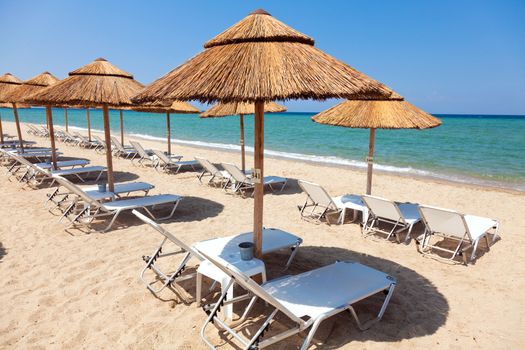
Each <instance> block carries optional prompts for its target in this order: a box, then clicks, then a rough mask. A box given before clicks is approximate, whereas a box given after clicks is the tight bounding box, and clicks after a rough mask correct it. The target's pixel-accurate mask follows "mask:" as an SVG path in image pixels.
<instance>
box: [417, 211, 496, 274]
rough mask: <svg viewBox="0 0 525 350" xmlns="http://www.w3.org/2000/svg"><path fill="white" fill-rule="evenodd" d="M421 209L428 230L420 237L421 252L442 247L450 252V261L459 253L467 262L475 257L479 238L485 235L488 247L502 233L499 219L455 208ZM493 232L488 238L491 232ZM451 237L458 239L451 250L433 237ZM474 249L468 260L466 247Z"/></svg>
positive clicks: (443, 250) (426, 252)
mask: <svg viewBox="0 0 525 350" xmlns="http://www.w3.org/2000/svg"><path fill="white" fill-rule="evenodd" d="M419 212H420V213H421V217H422V219H423V222H424V224H425V232H424V234H423V237H422V239H421V240H420V244H421V247H420V251H421V252H422V253H423V254H431V253H432V251H433V250H439V251H442V252H446V253H449V254H451V256H450V259H449V260H454V259H455V258H456V257H457V256H461V257H462V258H463V262H464V264H465V265H467V264H468V262H469V261H470V262H472V261H474V259H476V251H477V248H478V244H479V241H480V240H481V239H482V238H485V241H486V243H487V248H488V249H490V246H491V245H492V244H494V242H496V239H497V238H498V233H499V222H498V221H497V220H494V219H490V218H485V217H481V216H474V215H465V214H461V213H458V212H456V211H453V210H448V209H442V208H437V207H431V206H426V205H420V206H419ZM489 234H492V235H493V237H492V240H491V241H489V237H488V235H489ZM434 237H437V238H440V239H448V240H452V241H455V242H457V245H456V247H455V248H454V249H448V248H446V247H444V246H439V245H438V244H436V243H437V242H436V243H432V238H434ZM470 248H472V253H471V254H470V259H467V250H469V249H470Z"/></svg>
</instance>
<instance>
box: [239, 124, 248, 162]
mask: <svg viewBox="0 0 525 350" xmlns="http://www.w3.org/2000/svg"><path fill="white" fill-rule="evenodd" d="M239 118H240V119H239V123H240V125H239V127H240V129H241V140H240V144H241V165H242V171H245V170H246V154H245V149H244V114H241V115H240V116H239Z"/></svg>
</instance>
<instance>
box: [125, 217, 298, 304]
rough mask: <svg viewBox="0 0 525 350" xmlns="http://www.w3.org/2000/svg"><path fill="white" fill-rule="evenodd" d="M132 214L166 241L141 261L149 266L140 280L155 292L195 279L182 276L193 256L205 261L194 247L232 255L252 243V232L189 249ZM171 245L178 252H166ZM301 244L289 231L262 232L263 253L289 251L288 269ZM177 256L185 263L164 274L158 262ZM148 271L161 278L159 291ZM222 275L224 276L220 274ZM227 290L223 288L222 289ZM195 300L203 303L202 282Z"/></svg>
mask: <svg viewBox="0 0 525 350" xmlns="http://www.w3.org/2000/svg"><path fill="white" fill-rule="evenodd" d="M133 214H135V215H136V216H137V217H138V218H139V219H140V220H142V221H144V222H145V223H146V224H148V225H150V226H151V227H152V228H154V229H155V230H156V231H157V232H159V233H160V234H161V235H162V236H163V238H162V241H161V243H160V245H159V246H158V248H157V249H155V251H154V252H153V254H152V255H149V256H143V257H142V259H143V260H144V262H145V263H146V265H145V266H144V268H143V269H142V270H141V271H140V279H141V280H142V282H143V283H144V285H145V286H146V287H147V288H148V289H149V290H150V291H151V292H153V293H159V292H160V291H162V290H163V289H164V288H166V287H167V286H169V285H171V284H173V283H177V282H180V281H183V280H186V279H188V278H192V277H193V276H194V275H195V274H191V275H190V276H187V275H185V276H183V272H184V269H185V267H186V264H187V263H188V261H189V260H190V259H191V257H195V258H196V259H198V260H199V261H201V263H202V262H203V260H204V259H203V258H202V257H201V256H200V254H199V253H198V252H197V251H196V249H195V247H197V246H199V245H201V247H202V245H206V246H209V245H213V246H214V247H215V248H216V249H220V250H224V251H226V250H229V251H231V252H232V253H235V252H238V250H239V248H238V244H239V243H240V242H246V241H248V242H249V241H252V236H253V235H252V233H251V232H250V233H243V234H240V235H236V236H229V237H221V238H214V239H210V240H206V241H202V242H198V243H195V244H194V245H192V246H189V245H187V244H185V243H184V242H183V241H181V240H179V239H178V238H177V237H175V235H173V234H172V233H171V232H169V231H168V230H166V229H164V228H163V227H162V226H160V225H159V224H158V223H156V222H155V221H153V220H151V219H149V218H148V217H146V216H145V215H143V214H141V213H139V212H137V211H135V210H134V211H133ZM168 241H169V242H171V243H173V244H174V245H176V246H177V248H178V249H177V250H176V251H173V252H166V251H164V249H165V244H166V243H167V242H168ZM301 243H302V239H301V238H299V237H297V236H295V235H292V234H290V233H288V232H284V231H281V230H277V229H268V228H265V229H264V230H263V247H262V252H263V254H269V253H271V252H274V251H278V250H281V249H290V256H289V258H288V260H287V262H286V264H285V269H287V268H288V267H289V266H290V264H291V262H292V260H293V258H294V257H295V255H296V254H297V249H298V248H299V246H300V245H301ZM176 254H184V256H183V258H182V260H181V261H180V262H179V263H178V266H177V268H176V269H175V270H172V271H173V272H171V273H169V274H168V273H165V272H163V271H162V270H161V269H160V268H159V267H158V265H156V262H157V260H158V259H160V258H163V257H167V256H173V255H176ZM148 269H150V270H152V271H153V272H154V273H155V274H156V275H157V277H158V278H160V281H161V285H160V287H158V288H154V287H153V286H154V284H155V283H157V282H158V279H155V280H153V281H147V280H146V277H145V273H146V272H147V271H148ZM216 271H217V272H218V273H221V272H220V270H216ZM221 275H222V274H221ZM223 287H224V286H223ZM196 299H197V301H198V302H200V299H201V284H200V281H198V283H197V292H196Z"/></svg>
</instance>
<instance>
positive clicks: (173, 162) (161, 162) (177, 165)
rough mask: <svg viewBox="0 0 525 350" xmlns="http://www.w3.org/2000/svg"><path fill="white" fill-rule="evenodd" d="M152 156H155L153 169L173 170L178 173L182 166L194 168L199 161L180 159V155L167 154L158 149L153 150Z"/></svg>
mask: <svg viewBox="0 0 525 350" xmlns="http://www.w3.org/2000/svg"><path fill="white" fill-rule="evenodd" d="M153 156H154V157H155V158H156V164H155V169H157V170H158V169H161V170H163V171H166V172H169V171H172V170H174V171H175V173H178V172H179V171H181V169H183V168H191V169H193V170H195V167H196V166H198V165H199V162H198V161H196V160H185V161H181V160H180V159H181V158H182V156H167V155H166V154H164V153H163V152H161V151H158V150H153Z"/></svg>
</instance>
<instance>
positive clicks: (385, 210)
mask: <svg viewBox="0 0 525 350" xmlns="http://www.w3.org/2000/svg"><path fill="white" fill-rule="evenodd" d="M362 198H363V202H365V204H366V206H367V207H368V211H369V217H368V219H367V221H366V223H365V225H364V226H363V233H364V234H365V235H369V234H374V233H381V234H385V235H386V237H385V239H387V240H389V239H390V238H391V237H392V235H394V236H395V238H396V240H397V242H398V243H401V239H400V234H401V233H402V232H403V231H407V234H406V236H405V240H404V242H405V243H407V244H408V242H410V239H411V236H410V234H411V232H412V229H413V228H414V225H415V224H416V223H418V222H419V221H420V220H421V215H419V211H418V205H417V204H414V203H398V202H393V201H391V200H388V199H385V198H380V197H374V196H369V195H363V196H362ZM381 223H387V224H391V225H393V226H392V229H391V230H390V231H388V230H384V229H382V228H380V227H379V225H380V224H381Z"/></svg>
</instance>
